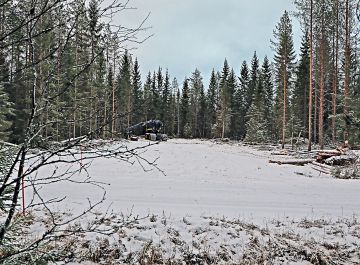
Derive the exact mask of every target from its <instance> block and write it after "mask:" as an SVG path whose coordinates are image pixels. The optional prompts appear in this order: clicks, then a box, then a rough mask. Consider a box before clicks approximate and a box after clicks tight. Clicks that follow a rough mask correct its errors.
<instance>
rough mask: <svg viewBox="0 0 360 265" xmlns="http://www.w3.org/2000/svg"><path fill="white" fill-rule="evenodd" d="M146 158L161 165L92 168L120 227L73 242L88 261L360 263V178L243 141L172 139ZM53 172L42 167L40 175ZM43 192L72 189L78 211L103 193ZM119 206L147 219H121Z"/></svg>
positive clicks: (80, 188)
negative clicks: (282, 161)
mask: <svg viewBox="0 0 360 265" xmlns="http://www.w3.org/2000/svg"><path fill="white" fill-rule="evenodd" d="M146 144H148V142H146V141H144V140H142V141H139V142H128V143H127V145H128V146H129V147H133V146H138V145H146ZM84 156H86V153H85V154H84ZM141 156H142V157H144V158H146V159H147V160H149V161H154V160H156V159H157V160H156V164H157V167H158V168H159V169H161V170H158V169H156V168H154V167H152V166H149V165H147V164H146V163H145V162H144V161H142V160H140V162H141V163H139V161H138V160H136V159H135V161H134V162H135V163H134V164H130V163H124V162H123V161H118V160H116V159H113V158H99V159H96V160H94V161H93V162H92V163H91V166H90V167H89V168H88V172H89V174H90V176H91V177H92V179H93V180H95V181H98V182H101V183H106V184H104V185H103V187H104V188H105V190H106V200H105V202H104V203H103V204H102V205H101V207H100V208H99V209H98V211H99V212H101V211H107V212H108V213H109V214H108V217H107V218H100V217H99V218H98V219H96V222H97V223H98V224H99V225H100V226H101V227H103V228H111V229H113V234H112V235H111V236H103V237H101V236H100V237H94V235H89V236H87V237H85V238H82V239H72V240H73V241H71V240H70V241H69V245H74V244H75V241H76V240H79V242H78V244H77V247H76V248H74V250H73V251H74V252H78V254H79V253H80V254H79V255H80V256H81V255H83V256H84V260H87V259H90V260H92V261H95V262H101V261H102V262H103V263H101V264H119V262H120V261H121V262H125V263H133V264H136V263H137V262H139V260H146V261H148V262H150V264H151V262H154V263H159V264H162V263H161V262H165V263H166V260H179V262H186V264H255V263H257V264H259V263H261V262H262V261H266V260H270V261H271V262H273V263H272V264H283V263H286V264H311V263H313V264H327V263H316V262H315V261H316V260H318V262H325V261H326V259H329V258H332V259H333V260H328V261H329V262H333V261H335V262H336V264H358V263H357V262H359V261H360V257H359V253H360V223H359V221H358V218H359V216H360V200H359V198H360V197H359V196H360V195H359V190H360V181H359V180H340V179H333V178H331V177H330V176H328V175H321V174H319V172H318V171H314V170H313V169H311V167H310V166H303V167H298V166H291V165H281V166H280V165H277V164H270V163H268V160H269V158H271V155H270V152H268V151H259V150H256V149H254V148H250V147H246V146H243V145H241V144H238V143H233V144H218V143H215V142H211V141H200V140H175V139H173V140H169V141H168V142H161V143H160V144H159V145H154V146H151V147H149V148H148V149H147V150H146V151H145V152H143V153H142V154H141ZM277 157H278V156H277ZM76 166H77V165H76ZM143 167H144V168H145V171H144V168H143ZM51 171H52V169H48V170H47V171H46V170H42V171H40V172H39V176H40V175H42V174H48V173H49V172H51ZM81 174H83V175H85V172H84V171H82V173H81ZM78 178H79V179H81V175H79V176H78ZM107 184H109V185H107ZM41 192H42V193H43V195H44V196H45V197H46V198H52V197H61V196H64V195H65V196H67V199H66V200H65V201H64V202H62V203H61V204H60V205H57V206H56V207H57V209H58V210H62V209H69V210H70V211H71V212H76V211H78V210H80V209H81V208H83V207H85V206H86V205H87V204H88V201H87V198H90V199H91V200H92V201H96V200H99V199H101V196H102V189H100V188H98V187H96V186H92V185H84V184H75V183H69V182H63V183H57V184H54V185H48V186H46V187H43V189H42V190H41ZM28 196H29V194H28ZM120 213H124V214H125V215H126V214H132V216H136V215H138V216H139V217H140V219H139V220H137V221H136V222H134V223H131V224H127V225H121V224H122V223H123V222H122V219H121V218H123V216H121V214H120ZM95 215H96V214H95ZM142 217H144V218H142ZM74 240H75V241H74ZM89 242H90V243H89ZM79 246H81V247H79ZM344 257H345V258H344ZM342 260H343V261H344V263H341V261H342ZM69 261H76V259H74V260H72V259H69ZM78 261H79V260H78ZM111 262H113V263H111ZM246 262H247V263H246ZM291 262H293V263H291ZM297 262H299V263H297ZM309 262H310V263H309ZM351 262H353V263H351ZM84 264H86V263H84ZM172 264H177V263H172ZM179 264H181V263H179ZM329 264H330V263H329Z"/></svg>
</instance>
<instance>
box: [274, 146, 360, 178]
mask: <svg viewBox="0 0 360 265" xmlns="http://www.w3.org/2000/svg"><path fill="white" fill-rule="evenodd" d="M271 154H272V155H273V156H281V155H282V156H284V155H292V156H300V157H304V155H305V156H306V155H307V157H306V158H297V159H270V160H269V163H275V164H278V165H285V164H287V165H297V166H304V165H306V164H311V168H313V169H315V170H317V171H319V172H321V173H324V174H329V175H332V174H333V172H334V169H335V167H334V166H340V167H346V166H349V165H354V164H355V163H357V161H358V157H357V156H356V155H355V154H354V153H353V152H351V151H350V148H349V145H348V143H347V142H345V143H344V144H343V145H341V146H339V147H338V148H336V149H330V150H312V151H310V152H306V151H299V152H296V153H294V152H291V151H280V152H273V153H271Z"/></svg>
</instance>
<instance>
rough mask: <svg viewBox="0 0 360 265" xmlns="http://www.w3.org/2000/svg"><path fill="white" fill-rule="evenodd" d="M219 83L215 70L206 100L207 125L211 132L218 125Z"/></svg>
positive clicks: (212, 73)
mask: <svg viewBox="0 0 360 265" xmlns="http://www.w3.org/2000/svg"><path fill="white" fill-rule="evenodd" d="M217 87H218V82H217V78H216V74H215V70H214V69H213V70H212V72H211V78H210V84H209V88H208V90H207V95H206V99H207V117H208V119H207V123H208V126H207V127H208V128H209V130H210V132H211V131H212V128H213V127H214V126H215V124H216V112H217V108H218V101H217V99H218V95H217V91H218V88H217Z"/></svg>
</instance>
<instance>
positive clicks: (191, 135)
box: [0, 0, 360, 265]
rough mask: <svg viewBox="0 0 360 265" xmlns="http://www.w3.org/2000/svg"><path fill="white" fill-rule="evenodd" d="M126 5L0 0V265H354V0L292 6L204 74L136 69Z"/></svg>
mask: <svg viewBox="0 0 360 265" xmlns="http://www.w3.org/2000/svg"><path fill="white" fill-rule="evenodd" d="M130 2H131V1H129V0H126V1H122V0H111V1H108V0H31V1H30V0H21V1H19V0H0V18H1V19H0V264H9V265H10V264H11V265H12V264H63V263H66V264H67V263H69V262H87V261H91V262H95V263H91V264H244V265H245V264H268V263H269V262H270V263H274V264H285V263H286V264H288V263H289V262H291V263H293V262H298V261H299V262H304V261H305V262H307V263H306V264H355V263H356V264H358V263H359V260H360V256H359V254H358V251H357V250H358V249H359V246H360V241H359V238H360V234H359V231H360V223H359V218H358V216H359V209H360V206H359V201H358V200H355V199H354V198H356V196H357V195H358V191H359V187H360V186H359V185H360V184H359V181H358V179H359V178H360V174H359V172H360V163H359V161H360V160H359V157H360V153H359V150H351V149H358V147H359V146H360V1H359V0H294V2H293V3H294V5H295V7H296V10H295V11H291V12H288V11H284V12H283V14H282V16H281V17H279V18H278V21H277V24H276V26H275V28H274V29H273V35H272V39H271V41H269V43H263V45H264V46H270V47H271V48H272V50H273V54H269V55H268V56H265V57H264V58H259V56H258V53H257V52H256V51H254V52H253V53H252V54H251V55H250V56H252V59H251V60H250V61H242V62H241V61H239V62H238V63H237V67H233V66H231V65H230V64H229V63H228V62H229V61H230V59H231V58H224V61H223V64H222V65H218V66H213V67H214V68H213V70H212V74H211V78H210V80H204V78H203V75H202V72H201V69H199V68H196V69H188V76H187V77H186V78H184V79H177V78H176V77H174V76H171V74H170V73H171V69H167V68H166V67H164V66H162V65H159V67H156V69H147V70H146V71H147V72H146V73H144V72H141V71H140V69H141V68H140V65H141V61H140V60H138V59H137V58H136V56H134V54H135V53H133V48H134V47H135V46H139V47H140V49H141V45H142V44H143V43H144V42H145V41H147V40H148V39H149V38H156V35H154V36H153V35H152V32H151V30H153V29H149V28H148V27H147V26H146V25H147V22H148V18H149V15H148V16H145V17H144V18H142V20H140V22H139V24H138V25H137V26H134V27H126V26H124V25H125V24H126V23H125V24H123V25H119V24H117V23H116V22H115V19H114V16H115V15H116V16H119V17H121V15H122V14H123V13H124V12H127V11H128V10H131V9H133V7H131V6H130V5H129V3H130ZM174 2H175V1H174ZM294 21H298V22H300V25H301V32H302V36H294V33H293V25H294ZM233 23H236V21H234V22H233ZM254 34H256V33H254ZM141 36H142V37H141ZM299 37H301V40H302V41H301V47H300V48H299V50H297V48H295V45H294V39H295V38H299ZM224 57H225V56H224ZM221 58H223V57H221ZM244 58H251V57H248V56H247V55H244ZM231 61H232V60H231ZM220 64H221V62H220ZM156 65H157V64H156ZM194 65H196V62H194ZM205 84H209V85H205ZM149 120H160V121H162V123H163V125H164V126H163V128H162V131H161V133H164V134H167V135H168V136H169V139H171V140H170V141H168V142H166V143H165V142H164V143H160V141H147V140H146V139H137V138H136V140H138V141H124V137H125V135H124V132H125V131H126V128H128V127H129V126H132V125H134V124H137V123H139V122H143V121H149ZM158 124H161V123H158ZM175 138H179V139H175ZM166 139H167V138H166ZM204 139H211V140H204ZM213 139H215V140H213ZM219 139H220V140H219ZM238 141H241V142H238ZM225 142H226V143H225ZM253 144H259V145H257V146H255V145H254V146H250V145H253ZM289 144H292V146H291V147H294V145H297V146H298V147H299V148H297V150H292V149H294V148H290V145H289ZM335 148H336V149H335ZM283 149H284V150H283ZM303 149H307V150H303ZM148 150H149V152H146V151H148ZM184 154H185V155H184ZM279 158H280V159H279ZM304 161H305V162H304ZM336 162H339V163H336ZM340 162H341V163H340ZM299 165H300V166H299ZM295 168H296V169H295ZM233 218H235V219H233ZM236 218H237V219H236ZM274 218H275V219H274ZM349 242H350V243H349ZM50 262H51V263H50ZM59 262H60V263H59ZM74 264H84V263H74ZM85 264H89V263H85ZM301 264H303V263H301Z"/></svg>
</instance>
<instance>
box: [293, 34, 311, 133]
mask: <svg viewBox="0 0 360 265" xmlns="http://www.w3.org/2000/svg"><path fill="white" fill-rule="evenodd" d="M309 71H310V51H309V39H308V34H307V33H305V34H304V36H303V39H302V42H301V47H300V60H299V63H298V65H297V68H296V81H295V86H294V92H293V97H292V100H291V106H292V115H293V117H294V118H295V117H296V118H297V119H298V120H299V122H300V123H299V124H298V126H299V127H300V128H301V131H302V135H303V136H305V135H307V134H308V133H307V128H308V126H307V125H308V117H309V114H308V109H309V108H308V106H309Z"/></svg>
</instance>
